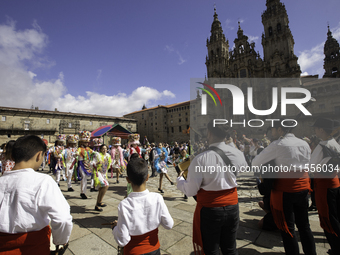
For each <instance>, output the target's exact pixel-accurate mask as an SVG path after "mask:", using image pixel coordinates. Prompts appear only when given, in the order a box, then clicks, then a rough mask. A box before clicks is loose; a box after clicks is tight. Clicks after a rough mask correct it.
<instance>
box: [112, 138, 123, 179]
mask: <svg viewBox="0 0 340 255" xmlns="http://www.w3.org/2000/svg"><path fill="white" fill-rule="evenodd" d="M120 145H121V138H120V137H112V149H111V158H112V169H111V178H113V172H116V177H117V183H119V175H121V174H122V172H123V171H124V169H125V163H124V156H123V149H122V148H121V147H120Z"/></svg>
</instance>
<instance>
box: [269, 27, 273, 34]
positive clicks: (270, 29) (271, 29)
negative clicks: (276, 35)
mask: <svg viewBox="0 0 340 255" xmlns="http://www.w3.org/2000/svg"><path fill="white" fill-rule="evenodd" d="M268 34H269V36H272V35H273V28H272V27H269V28H268Z"/></svg>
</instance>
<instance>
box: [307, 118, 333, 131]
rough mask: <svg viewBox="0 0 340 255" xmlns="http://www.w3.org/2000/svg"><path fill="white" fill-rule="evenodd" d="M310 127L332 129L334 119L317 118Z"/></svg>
mask: <svg viewBox="0 0 340 255" xmlns="http://www.w3.org/2000/svg"><path fill="white" fill-rule="evenodd" d="M312 127H318V128H323V129H327V130H332V129H333V128H334V121H333V120H331V119H327V118H317V119H316V121H315V122H314V124H313V125H312Z"/></svg>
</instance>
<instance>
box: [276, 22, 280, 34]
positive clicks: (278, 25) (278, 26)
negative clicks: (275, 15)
mask: <svg viewBox="0 0 340 255" xmlns="http://www.w3.org/2000/svg"><path fill="white" fill-rule="evenodd" d="M276 29H277V32H278V33H280V32H281V23H277V26H276Z"/></svg>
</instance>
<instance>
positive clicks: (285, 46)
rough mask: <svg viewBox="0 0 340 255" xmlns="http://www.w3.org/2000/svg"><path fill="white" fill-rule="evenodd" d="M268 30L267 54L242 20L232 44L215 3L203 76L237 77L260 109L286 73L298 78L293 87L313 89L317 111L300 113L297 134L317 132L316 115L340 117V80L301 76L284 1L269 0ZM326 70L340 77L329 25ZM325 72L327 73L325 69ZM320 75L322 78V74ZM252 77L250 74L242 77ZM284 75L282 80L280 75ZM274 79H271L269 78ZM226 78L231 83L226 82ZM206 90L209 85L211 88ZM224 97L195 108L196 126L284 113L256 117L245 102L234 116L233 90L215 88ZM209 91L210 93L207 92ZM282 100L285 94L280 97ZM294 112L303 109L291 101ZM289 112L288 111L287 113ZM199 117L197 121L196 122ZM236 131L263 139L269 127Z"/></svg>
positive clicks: (339, 53)
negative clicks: (250, 36)
mask: <svg viewBox="0 0 340 255" xmlns="http://www.w3.org/2000/svg"><path fill="white" fill-rule="evenodd" d="M261 18H262V25H263V33H262V38H261V44H262V48H263V57H262V58H261V56H260V54H259V51H258V50H256V48H255V43H254V42H249V40H248V37H247V36H246V35H245V34H244V32H243V30H242V28H241V24H240V23H239V24H238V31H237V37H236V38H235V39H234V41H233V42H234V47H233V48H232V49H231V48H230V45H229V40H228V39H227V38H226V37H225V35H224V33H223V29H222V25H221V22H220V21H219V19H218V14H217V12H216V8H215V9H214V16H213V22H212V25H211V31H210V32H211V35H210V38H207V41H206V47H207V51H208V54H207V55H206V59H205V64H206V67H207V77H206V79H205V81H204V83H206V84H210V86H214V84H216V83H221V81H220V80H218V79H221V78H223V79H224V81H228V80H229V81H231V80H234V81H235V83H236V84H235V85H236V86H238V87H239V88H240V89H241V90H242V92H243V94H244V97H245V101H246V100H247V89H248V88H249V87H252V89H253V94H252V98H253V105H254V107H255V108H256V109H258V110H267V109H269V108H270V107H271V106H272V87H277V88H278V89H280V88H281V87H287V83H285V82H281V81H285V80H287V79H286V78H295V80H294V82H295V83H294V84H290V85H288V87H303V88H306V89H308V90H309V91H310V92H311V94H312V97H314V98H315V99H316V101H315V103H313V104H312V105H311V106H309V110H310V111H311V112H312V113H313V114H312V116H304V117H301V118H299V124H298V127H297V128H296V129H295V131H294V132H295V133H296V134H297V135H300V136H303V135H312V134H313V129H312V128H311V127H310V124H311V123H313V122H314V121H315V119H316V118H317V117H320V116H322V117H329V118H332V119H337V120H338V119H339V114H340V85H338V83H339V82H338V80H337V79H319V80H318V79H317V78H318V76H317V75H314V76H313V75H310V76H309V77H301V69H300V66H299V64H298V57H297V56H296V55H295V53H294V38H293V35H292V32H291V30H290V28H289V19H288V14H287V10H286V7H285V5H284V3H282V2H281V1H280V0H266V9H265V10H264V12H263V13H262V15H261ZM324 54H325V58H324V69H325V73H324V75H323V78H333V77H338V78H340V46H339V43H338V41H337V40H336V39H335V38H334V37H333V36H332V32H331V31H330V29H329V27H328V33H327V40H326V42H325V45H324ZM321 77H322V74H321ZM321 77H320V78H321ZM238 78H248V79H238ZM257 78H276V79H275V80H274V79H272V80H271V79H266V80H262V81H260V82H259V80H258V79H257ZM277 78H279V79H277ZM268 80H270V81H274V83H275V84H274V83H273V82H271V84H269V83H267V82H266V81H268ZM222 83H227V82H222ZM206 89H207V88H206ZM216 91H217V92H218V94H219V95H220V96H221V98H224V101H223V106H215V105H214V102H213V101H212V100H210V98H209V97H208V106H207V109H208V111H207V115H205V116H203V115H201V116H200V114H199V111H197V112H196V114H193V113H191V120H192V121H193V120H194V121H193V122H192V123H191V125H190V126H191V127H193V130H197V131H198V132H197V133H198V134H204V132H205V129H206V126H205V125H206V123H207V122H208V121H209V120H210V119H213V118H214V119H215V118H221V117H222V118H223V119H228V120H230V119H233V121H238V122H242V121H243V120H245V121H248V120H250V119H266V118H267V119H270V118H279V116H281V114H280V111H279V110H277V111H276V112H275V113H273V114H271V115H270V116H265V117H266V118H264V116H257V115H254V114H252V112H250V111H247V108H246V107H247V106H246V105H245V109H246V111H245V114H244V115H242V116H235V115H233V98H232V95H231V93H230V92H229V91H228V90H225V89H216ZM202 93H206V92H202ZM279 100H280V99H279ZM193 102H195V103H196V104H197V106H196V109H201V103H202V101H201V99H200V95H199V94H198V96H197V99H196V100H194V101H192V103H193ZM288 112H289V115H290V116H286V119H289V118H294V117H295V116H297V114H298V113H299V110H298V109H297V108H296V107H295V106H292V108H291V109H290V110H289V111H288ZM287 115H288V114H287ZM195 120H197V121H195ZM232 129H234V130H236V131H237V132H239V131H240V132H242V133H244V134H249V135H252V136H255V137H258V138H261V136H263V134H264V133H265V131H266V127H263V128H257V129H253V128H252V129H250V128H242V127H241V126H240V127H239V128H232ZM191 139H192V140H197V139H198V136H197V134H193V137H191Z"/></svg>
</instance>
